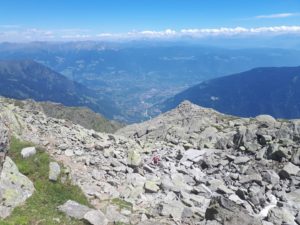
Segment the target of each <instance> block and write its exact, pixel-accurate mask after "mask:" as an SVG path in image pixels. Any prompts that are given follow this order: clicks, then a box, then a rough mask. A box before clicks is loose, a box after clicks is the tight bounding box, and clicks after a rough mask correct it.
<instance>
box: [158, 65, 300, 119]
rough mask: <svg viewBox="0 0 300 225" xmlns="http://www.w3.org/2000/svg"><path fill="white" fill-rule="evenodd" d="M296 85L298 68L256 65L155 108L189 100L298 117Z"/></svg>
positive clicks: (240, 112)
mask: <svg viewBox="0 0 300 225" xmlns="http://www.w3.org/2000/svg"><path fill="white" fill-rule="evenodd" d="M299 86H300V67H278V68H276V67H270V68H257V69H253V70H250V71H247V72H243V73H239V74H234V75H231V76H226V77H221V78H217V79H214V80H208V81H206V82H202V83H200V84H198V85H196V86H194V87H191V88H189V89H187V90H185V91H183V92H182V93H179V94H177V95H175V96H174V97H172V98H170V99H168V100H167V101H165V102H164V103H162V104H161V105H158V106H157V107H155V108H159V109H160V110H161V111H163V112H166V111H168V110H170V109H173V108H174V107H176V106H177V105H178V104H179V103H180V102H182V101H183V100H189V101H191V102H193V103H195V104H197V105H201V106H204V107H211V108H214V109H216V110H218V111H220V112H223V113H228V114H231V115H237V116H244V117H249V116H256V115H259V114H268V115H272V116H274V117H276V118H290V119H291V118H299V117H300V103H299V99H300V91H299ZM253 90H255V91H253Z"/></svg>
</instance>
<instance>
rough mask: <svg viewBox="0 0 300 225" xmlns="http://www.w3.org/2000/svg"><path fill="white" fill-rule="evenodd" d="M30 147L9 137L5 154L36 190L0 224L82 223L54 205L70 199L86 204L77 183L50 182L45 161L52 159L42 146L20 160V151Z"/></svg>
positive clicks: (55, 224)
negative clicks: (30, 155)
mask: <svg viewBox="0 0 300 225" xmlns="http://www.w3.org/2000/svg"><path fill="white" fill-rule="evenodd" d="M29 146H32V144H30V143H24V142H20V141H19V140H18V139H16V138H13V139H12V141H11V145H10V150H9V153H8V155H9V156H10V157H11V158H12V160H13V161H14V162H15V163H16V165H17V166H18V168H19V170H20V172H21V173H23V174H24V175H26V176H27V177H28V178H29V179H30V180H31V181H32V182H33V183H34V187H35V189H36V191H35V192H34V194H33V195H32V196H31V197H30V198H29V199H27V201H26V202H25V204H24V205H22V206H20V207H17V208H15V209H14V211H13V213H12V215H11V216H10V217H8V218H7V219H5V220H4V221H0V224H1V225H31V224H32V225H57V224H60V225H64V224H65V225H69V224H70V225H84V224H86V223H84V222H83V221H79V220H75V219H71V218H69V217H67V216H65V215H64V214H63V213H61V212H59V211H58V210H57V206H59V205H61V204H63V203H65V202H66V201H67V200H69V199H71V200H74V201H77V202H79V203H81V204H84V205H88V206H89V203H88V201H87V199H86V197H85V196H84V194H83V193H82V191H81V189H80V188H79V187H78V186H74V185H72V184H71V182H70V181H69V180H68V181H67V182H65V183H61V182H60V181H57V182H51V181H49V179H48V176H49V162H50V161H53V160H51V158H50V157H49V155H48V154H47V153H46V152H45V151H43V150H42V149H37V154H36V155H34V156H32V157H29V158H27V159H23V158H22V157H21V154H20V152H21V150H22V148H24V147H29Z"/></svg>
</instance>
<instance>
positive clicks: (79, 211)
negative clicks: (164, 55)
mask: <svg viewBox="0 0 300 225" xmlns="http://www.w3.org/2000/svg"><path fill="white" fill-rule="evenodd" d="M58 210H59V211H61V212H63V213H65V214H66V215H68V216H70V217H73V218H75V219H79V220H81V219H83V218H84V215H85V214H86V213H87V212H89V211H90V210H91V209H90V208H89V207H87V206H85V205H81V204H79V203H78V202H75V201H72V200H68V201H67V202H65V203H64V204H63V205H61V206H58Z"/></svg>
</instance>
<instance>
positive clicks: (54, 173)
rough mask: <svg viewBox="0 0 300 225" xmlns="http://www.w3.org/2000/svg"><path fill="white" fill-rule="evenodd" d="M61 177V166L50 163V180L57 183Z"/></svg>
mask: <svg viewBox="0 0 300 225" xmlns="http://www.w3.org/2000/svg"><path fill="white" fill-rule="evenodd" d="M59 175H60V166H59V164H58V163H57V162H50V163H49V180H51V181H57V179H58V177H59Z"/></svg>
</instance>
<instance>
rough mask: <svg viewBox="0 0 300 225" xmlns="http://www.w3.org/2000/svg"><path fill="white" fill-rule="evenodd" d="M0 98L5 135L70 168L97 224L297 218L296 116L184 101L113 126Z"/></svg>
mask: <svg viewBox="0 0 300 225" xmlns="http://www.w3.org/2000/svg"><path fill="white" fill-rule="evenodd" d="M25 103H26V102H25ZM0 104H1V107H0V115H1V121H2V123H5V124H7V125H8V126H9V130H10V132H12V133H13V135H15V136H18V137H19V138H20V139H22V140H27V141H31V142H33V143H35V144H37V145H40V146H42V147H44V148H46V149H47V152H49V154H51V156H52V157H54V158H55V159H56V160H58V161H60V162H62V163H63V164H64V165H65V166H67V167H69V168H70V171H71V175H72V179H73V182H74V183H76V184H78V185H79V186H80V187H81V189H82V190H83V192H84V193H85V194H86V196H87V197H88V198H89V200H90V202H91V204H92V205H93V206H94V207H95V208H97V209H100V210H101V211H102V212H103V216H105V220H103V221H104V222H103V221H102V222H103V224H105V223H106V222H105V221H107V222H108V223H111V224H113V223H114V222H118V223H119V224H120V223H125V224H139V225H148V224H149V225H150V224H201V225H219V224H228V225H229V224H233V225H235V224H236V225H241V224H245V225H247V224H248V225H256V224H264V225H269V224H270V225H271V224H274V225H277V224H278V225H279V224H280V225H281V224H291V225H293V224H300V214H299V209H300V189H299V184H300V176H299V175H300V173H299V171H300V167H299V165H300V158H299V157H300V145H299V142H300V120H294V121H285V120H275V119H274V118H272V117H270V116H266V115H262V116H258V117H256V118H250V119H249V118H236V117H232V116H227V115H224V114H220V113H218V112H216V111H213V110H211V109H205V108H201V107H198V106H195V105H193V104H191V103H189V102H183V103H182V104H181V105H180V106H178V107H177V108H176V109H174V110H172V111H170V112H168V113H166V114H163V115H161V116H159V117H157V118H155V119H153V120H151V121H147V122H145V123H142V124H136V125H131V126H127V127H125V128H123V129H121V130H119V131H118V132H117V134H116V135H112V134H103V133H98V132H95V131H93V130H87V129H84V128H83V127H81V126H79V125H75V124H73V123H71V122H69V121H64V120H58V119H53V118H49V117H47V116H45V115H44V114H43V113H42V112H39V111H32V110H30V109H26V107H23V109H21V108H19V107H18V106H16V105H12V104H9V103H7V102H6V101H1V102H0ZM25 106H26V104H25Z"/></svg>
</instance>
